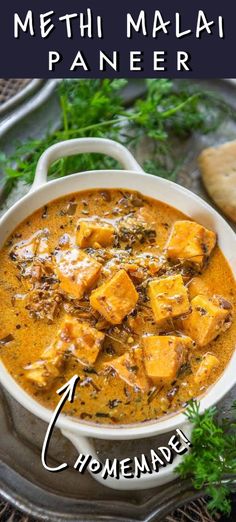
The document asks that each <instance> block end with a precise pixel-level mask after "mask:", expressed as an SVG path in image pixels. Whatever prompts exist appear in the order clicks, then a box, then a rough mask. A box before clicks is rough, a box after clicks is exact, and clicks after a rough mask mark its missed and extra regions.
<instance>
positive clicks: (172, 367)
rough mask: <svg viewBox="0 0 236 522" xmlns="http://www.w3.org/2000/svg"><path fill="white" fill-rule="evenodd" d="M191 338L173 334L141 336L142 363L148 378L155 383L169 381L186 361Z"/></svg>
mask: <svg viewBox="0 0 236 522" xmlns="http://www.w3.org/2000/svg"><path fill="white" fill-rule="evenodd" d="M191 347H192V339H190V338H188V337H183V338H182V337H177V336H174V335H147V336H144V337H143V354H144V365H145V368H146V373H147V376H148V377H149V379H151V380H152V381H153V382H154V383H155V384H161V383H163V384H165V383H169V382H171V381H172V380H173V379H174V378H175V377H176V375H177V372H178V370H179V368H180V366H182V364H183V363H184V362H185V361H186V357H187V352H188V349H189V348H191Z"/></svg>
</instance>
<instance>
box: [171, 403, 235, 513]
mask: <svg viewBox="0 0 236 522" xmlns="http://www.w3.org/2000/svg"><path fill="white" fill-rule="evenodd" d="M234 409H235V404H233V406H232V412H233V410H234ZM216 413H217V410H216V408H215V407H212V408H209V409H208V410H206V411H205V412H204V413H203V414H200V413H199V403H198V402H196V401H194V400H193V401H191V402H190V403H189V406H188V408H187V410H186V416H187V418H188V420H189V421H190V422H191V423H192V424H193V431H192V439H191V441H192V445H193V446H192V449H191V452H190V453H188V454H187V455H186V456H185V458H184V460H183V461H182V463H181V464H180V465H179V466H178V467H177V472H178V473H179V474H180V476H181V477H182V478H191V479H192V482H193V485H194V487H195V488H196V489H202V488H204V490H205V492H206V495H207V496H209V498H210V500H209V503H208V507H209V510H210V511H211V512H217V511H220V512H222V513H225V514H229V513H230V498H229V497H230V492H231V490H232V483H233V480H234V481H235V474H236V431H235V419H233V420H229V419H228V418H225V419H223V420H221V421H220V420H218V419H217V416H216ZM225 476H227V477H228V480H227V481H225V482H224V477H225ZM230 477H232V480H230Z"/></svg>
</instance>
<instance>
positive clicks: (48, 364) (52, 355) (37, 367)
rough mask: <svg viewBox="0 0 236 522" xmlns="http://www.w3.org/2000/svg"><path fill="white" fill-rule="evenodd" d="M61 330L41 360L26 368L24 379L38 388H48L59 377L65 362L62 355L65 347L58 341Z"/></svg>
mask: <svg viewBox="0 0 236 522" xmlns="http://www.w3.org/2000/svg"><path fill="white" fill-rule="evenodd" d="M60 333H61V330H59V332H58V333H57V335H56V338H55V340H54V341H53V342H52V344H51V345H50V346H48V347H47V348H46V349H45V350H44V351H43V353H42V355H41V359H40V360H38V361H35V362H34V363H32V364H30V365H28V366H26V368H25V370H26V377H27V379H28V380H30V381H32V382H33V383H34V384H35V385H36V386H38V387H39V388H49V387H50V386H51V385H52V384H53V382H54V381H55V379H56V378H57V377H59V376H60V371H61V369H62V367H63V364H64V362H65V359H64V355H65V352H66V349H67V345H66V344H65V343H64V342H63V341H62V340H61V339H60Z"/></svg>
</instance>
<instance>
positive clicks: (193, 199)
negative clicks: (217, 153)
mask: <svg viewBox="0 0 236 522" xmlns="http://www.w3.org/2000/svg"><path fill="white" fill-rule="evenodd" d="M85 152H96V153H103V154H107V155H109V156H112V157H113V158H115V159H117V160H118V161H119V162H120V163H121V164H122V166H123V167H124V169H125V170H111V171H110V170H109V171H104V170H101V171H90V172H82V173H77V174H73V175H71V176H68V177H65V178H60V179H57V180H53V181H50V182H47V172H48V168H49V166H50V164H51V163H52V162H53V161H55V160H56V159H58V158H60V157H64V156H70V155H74V154H79V153H85ZM92 188H97V189H101V188H125V189H130V190H137V191H139V192H141V193H142V194H144V195H145V196H149V197H152V198H155V199H157V200H160V201H163V202H165V203H167V204H169V205H171V206H173V207H175V208H177V209H178V210H180V211H182V212H183V213H184V214H186V215H188V216H189V217H191V218H192V219H194V220H196V221H197V222H199V223H201V224H202V225H204V226H206V227H208V228H210V229H212V230H214V231H215V232H216V233H217V236H218V242H219V246H220V248H221V250H222V251H223V253H224V255H225V257H226V259H227V261H228V263H229V265H230V266H231V269H232V271H233V273H234V275H235V276H236V236H235V234H234V232H233V230H232V229H231V228H230V226H229V225H228V224H227V223H226V221H225V220H224V219H223V218H222V217H221V216H220V215H219V214H218V213H217V212H216V211H215V210H214V209H213V208H211V207H210V206H209V205H208V204H207V203H206V202H205V201H203V200H202V199H201V198H199V197H198V196H196V195H195V194H193V193H192V192H190V191H188V190H186V189H185V188H183V187H181V186H179V185H177V184H175V183H172V182H170V181H167V180H165V179H161V178H158V177H155V176H152V175H150V174H146V173H144V172H143V170H142V169H141V167H140V166H139V164H138V163H137V162H136V160H135V159H134V158H133V156H132V155H131V154H130V152H129V151H128V150H127V149H126V148H125V147H123V146H122V145H120V144H119V143H116V142H114V141H111V140H106V139H98V138H82V139H75V140H68V141H65V142H61V143H58V144H56V145H54V146H52V147H50V148H49V149H47V150H46V151H45V152H44V154H43V155H42V156H41V158H40V160H39V162H38V165H37V169H36V173H35V180H34V183H33V186H32V188H31V190H30V192H29V193H28V194H27V195H26V196H24V197H23V198H22V199H21V200H20V201H18V202H17V203H15V205H14V206H13V207H11V208H10V210H8V212H6V214H5V215H4V216H3V217H2V219H1V221H0V232H1V234H0V237H1V244H0V247H1V246H2V245H3V243H4V242H5V240H6V239H7V237H8V236H9V235H10V234H11V233H12V232H13V230H14V229H15V227H16V226H17V225H19V224H20V223H21V222H22V220H24V219H25V218H26V217H27V216H29V215H30V214H32V213H33V212H34V211H35V210H37V209H38V208H40V207H42V206H44V205H46V204H47V203H49V202H50V201H52V200H54V199H56V198H59V197H61V196H65V195H67V194H70V193H72V192H78V191H81V190H86V189H92ZM235 368H236V352H235V353H234V355H233V356H232V358H231V360H230V362H229V364H228V366H227V368H226V369H225V371H224V373H223V374H222V376H221V378H220V379H219V380H218V381H217V382H216V383H215V384H214V385H213V386H212V387H211V388H210V389H209V390H208V391H207V393H206V394H205V395H204V396H203V397H202V399H201V402H200V408H201V411H204V410H205V409H206V408H209V407H210V406H212V405H213V404H215V403H217V401H219V400H220V399H221V398H222V397H223V396H224V395H225V394H226V393H227V392H228V391H229V390H230V388H231V387H232V386H233V385H234V384H235V383H236V371H235ZM0 381H1V383H2V385H3V386H4V387H5V388H6V389H7V390H8V392H9V393H10V394H11V395H12V396H13V397H14V398H15V399H16V400H17V401H18V402H19V403H20V404H22V406H24V407H25V408H26V409H27V410H29V411H30V412H32V413H33V414H35V415H36V416H37V417H39V418H40V419H42V420H44V421H46V422H47V423H49V421H50V419H51V415H52V413H51V411H50V410H48V409H47V408H45V407H44V406H42V405H41V404H39V403H38V402H36V401H35V400H34V399H33V397H31V396H30V395H28V394H27V393H26V392H25V391H24V390H23V389H22V388H21V387H20V386H19V385H18V384H17V382H16V381H15V380H14V379H13V378H12V377H11V376H10V374H9V373H8V371H7V369H6V368H5V367H4V365H3V364H2V363H0ZM184 424H185V428H184V429H185V433H186V434H187V432H188V428H187V427H186V417H185V416H184V414H183V413H177V414H176V415H172V416H170V417H166V418H163V419H160V420H157V421H152V422H148V423H142V424H136V425H128V426H120V427H119V426H115V427H113V426H106V425H105V426H104V425H95V424H92V423H89V422H85V421H80V420H78V419H74V418H70V417H68V416H65V415H63V414H61V415H60V417H59V418H58V421H57V426H58V427H59V428H60V429H61V431H62V432H63V434H64V435H65V436H67V437H68V438H69V439H70V440H71V441H72V442H73V444H74V445H75V446H76V447H77V448H78V450H79V451H80V452H81V453H90V454H93V455H94V456H95V457H96V454H95V451H94V448H93V444H92V442H91V441H90V440H89V439H88V437H94V438H101V439H113V440H126V439H140V438H146V437H152V436H155V435H158V434H161V433H165V432H169V431H172V430H175V429H176V428H179V427H182V429H183V425H184ZM186 430H187V431H186ZM178 461H179V459H177V460H175V464H176V463H177V462H178ZM173 477H174V465H173V464H172V465H170V466H167V468H163V469H162V470H161V472H159V473H153V474H152V475H141V478H139V479H132V480H129V479H125V478H122V479H120V480H119V481H117V480H115V479H112V478H110V479H107V480H106V482H104V485H107V486H109V487H113V488H117V489H138V488H140V489H141V488H145V487H152V486H154V485H157V484H163V483H165V482H168V481H169V480H171V479H172V478H173ZM94 478H96V479H97V480H99V481H101V482H102V481H103V479H102V478H101V477H100V475H99V474H98V475H95V476H94Z"/></svg>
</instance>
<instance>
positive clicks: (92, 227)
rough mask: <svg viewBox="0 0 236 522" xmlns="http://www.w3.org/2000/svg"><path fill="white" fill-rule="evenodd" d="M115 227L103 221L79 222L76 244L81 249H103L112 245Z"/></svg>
mask: <svg viewBox="0 0 236 522" xmlns="http://www.w3.org/2000/svg"><path fill="white" fill-rule="evenodd" d="M114 232H115V229H114V227H113V226H112V225H111V224H109V223H106V222H103V221H79V223H78V225H77V230H76V243H77V245H79V247H81V248H88V247H92V248H101V247H107V246H110V245H112V243H113V240H114Z"/></svg>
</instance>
